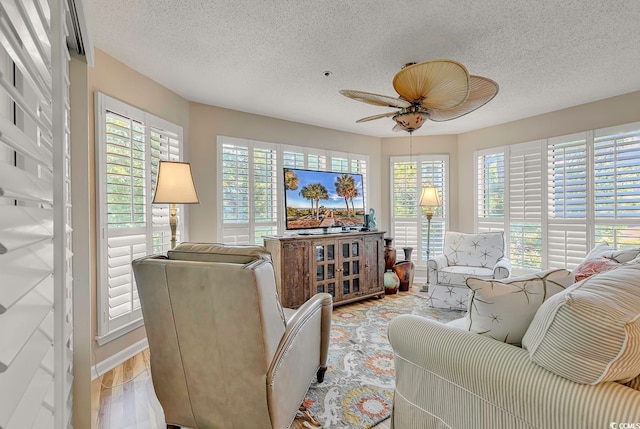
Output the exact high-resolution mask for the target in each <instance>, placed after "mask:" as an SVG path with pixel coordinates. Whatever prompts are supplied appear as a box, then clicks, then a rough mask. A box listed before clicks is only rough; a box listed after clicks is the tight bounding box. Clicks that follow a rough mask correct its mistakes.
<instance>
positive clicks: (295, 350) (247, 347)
mask: <svg viewBox="0 0 640 429" xmlns="http://www.w3.org/2000/svg"><path fill="white" fill-rule="evenodd" d="M133 271H134V274H135V278H136V282H137V286H138V293H139V295H140V301H141V304H142V313H143V316H144V321H145V327H146V330H147V337H148V340H149V348H150V355H151V375H152V380H153V386H154V390H155V392H156V396H157V397H158V400H159V401H160V404H161V405H162V408H163V410H164V413H165V420H166V422H167V423H168V425H167V427H168V428H170V427H177V426H186V427H190V428H228V427H229V428H231V427H233V428H244V427H256V428H258V427H260V428H278V429H280V428H287V427H289V425H290V424H291V422H292V421H293V419H294V417H295V414H296V411H297V410H298V407H299V406H300V404H301V403H302V400H303V399H304V396H305V393H306V392H307V389H308V387H309V385H310V383H311V381H312V378H313V376H314V375H317V378H318V381H319V382H321V381H322V379H323V377H324V371H325V370H326V365H327V352H328V346H329V330H330V327H331V311H332V301H331V296H330V295H329V294H326V293H322V294H317V295H315V296H314V297H313V298H312V299H310V300H309V301H307V302H306V303H305V304H303V305H302V306H301V307H300V308H299V309H298V310H296V311H293V310H288V309H285V310H283V309H282V307H281V306H280V302H279V300H278V296H277V292H276V284H275V277H274V272H273V266H272V265H271V262H270V258H269V254H268V253H267V252H266V250H265V249H264V248H263V247H260V246H224V245H206V244H191V243H186V244H182V245H180V246H178V247H177V248H176V249H175V250H174V251H170V252H169V253H168V257H164V256H150V257H145V258H141V259H138V260H135V261H133Z"/></svg>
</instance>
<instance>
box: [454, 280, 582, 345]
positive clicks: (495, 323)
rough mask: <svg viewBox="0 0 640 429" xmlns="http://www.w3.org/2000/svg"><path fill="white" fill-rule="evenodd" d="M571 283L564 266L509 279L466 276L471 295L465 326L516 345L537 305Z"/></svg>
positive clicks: (520, 339) (536, 309) (467, 328)
mask: <svg viewBox="0 0 640 429" xmlns="http://www.w3.org/2000/svg"><path fill="white" fill-rule="evenodd" d="M571 284H573V275H572V274H571V272H570V271H568V270H564V269H560V270H550V271H544V272H541V273H538V274H534V275H530V276H526V277H516V278H512V279H508V280H482V279H478V278H473V277H471V278H468V279H467V287H469V288H470V289H471V296H470V298H469V311H468V312H467V315H466V325H465V328H466V330H468V331H470V332H474V333H476V334H480V335H485V336H488V337H491V338H493V339H496V340H498V341H503V342H505V343H509V344H515V345H519V344H520V343H521V341H522V336H523V335H524V333H525V332H526V331H527V328H528V327H529V324H530V323H531V320H533V316H534V315H535V314H536V311H538V308H539V307H540V305H542V303H543V302H544V301H545V300H546V299H547V298H549V297H550V296H552V295H554V294H556V293H558V292H561V291H562V290H564V289H565V288H566V287H568V286H569V285H571Z"/></svg>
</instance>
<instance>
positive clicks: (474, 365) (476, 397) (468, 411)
mask: <svg viewBox="0 0 640 429" xmlns="http://www.w3.org/2000/svg"><path fill="white" fill-rule="evenodd" d="M388 335H389V341H390V342H391V345H392V347H393V350H394V355H395V356H394V359H395V371H396V389H395V393H394V399H393V413H392V421H391V427H392V428H397V429H418V428H420V429H427V428H438V429H440V428H474V429H500V428H508V429H519V428H527V429H538V428H539V429H555V428H557V429H574V428H575V429H578V428H580V429H583V428H584V429H600V428H602V429H606V428H610V427H611V428H622V427H628V428H634V427H640V391H638V390H634V389H632V388H630V387H627V386H624V385H622V384H619V383H616V382H603V383H599V384H597V385H587V384H579V383H575V382H573V381H570V380H568V379H566V378H563V377H560V376H558V375H555V374H554V373H552V372H550V371H547V370H546V369H544V368H543V367H541V366H539V365H537V364H535V363H533V362H532V361H531V360H530V359H529V354H528V352H527V350H524V349H522V348H519V347H515V346H512V345H509V344H505V343H502V342H499V341H495V340H493V339H491V338H488V337H485V336H481V335H477V334H474V333H470V332H467V331H464V330H462V329H459V328H457V327H455V326H451V325H449V324H442V323H439V322H437V321H434V320H430V319H426V318H423V317H420V316H414V315H402V316H398V317H396V318H395V319H393V320H392V321H391V323H390V324H389V332H388ZM632 383H635V388H638V389H640V377H639V378H638V379H636V380H634V381H633V382H632ZM613 423H615V424H614V425H612V424H613ZM620 423H632V424H633V423H638V426H634V425H631V426H624V425H620Z"/></svg>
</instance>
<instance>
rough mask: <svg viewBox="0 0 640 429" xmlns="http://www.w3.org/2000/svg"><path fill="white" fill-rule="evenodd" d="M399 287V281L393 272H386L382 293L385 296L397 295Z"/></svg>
mask: <svg viewBox="0 0 640 429" xmlns="http://www.w3.org/2000/svg"><path fill="white" fill-rule="evenodd" d="M399 286H400V279H399V278H398V276H397V275H396V273H394V272H393V271H387V272H386V273H384V293H385V295H393V294H395V293H398V287H399Z"/></svg>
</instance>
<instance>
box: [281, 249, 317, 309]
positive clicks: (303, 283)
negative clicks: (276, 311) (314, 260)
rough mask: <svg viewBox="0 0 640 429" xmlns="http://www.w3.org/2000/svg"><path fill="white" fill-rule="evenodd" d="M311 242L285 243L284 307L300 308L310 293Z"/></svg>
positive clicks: (283, 264) (282, 274) (283, 263)
mask: <svg viewBox="0 0 640 429" xmlns="http://www.w3.org/2000/svg"><path fill="white" fill-rule="evenodd" d="M308 249H309V242H307V241H297V242H291V243H283V245H282V261H281V264H282V265H281V267H282V272H281V280H282V297H281V298H280V299H281V300H282V306H283V307H287V308H298V307H300V306H301V305H302V304H304V303H305V301H307V300H308V299H309V298H311V294H310V293H309V283H310V282H309V254H308Z"/></svg>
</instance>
